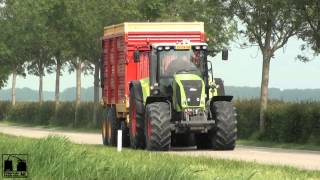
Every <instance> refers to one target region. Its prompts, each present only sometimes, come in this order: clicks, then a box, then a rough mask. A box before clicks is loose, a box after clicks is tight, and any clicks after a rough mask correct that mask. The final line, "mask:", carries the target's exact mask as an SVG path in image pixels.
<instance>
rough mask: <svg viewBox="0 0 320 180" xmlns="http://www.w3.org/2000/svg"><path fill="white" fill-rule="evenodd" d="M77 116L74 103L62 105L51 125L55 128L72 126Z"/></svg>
mask: <svg viewBox="0 0 320 180" xmlns="http://www.w3.org/2000/svg"><path fill="white" fill-rule="evenodd" d="M74 115H75V104H74V103H72V102H63V103H60V104H59V106H58V108H57V110H56V112H55V116H54V117H53V118H52V119H51V121H50V123H51V124H52V125H55V126H72V125H73V122H74Z"/></svg>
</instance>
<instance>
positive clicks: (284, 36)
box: [230, 0, 301, 133]
mask: <svg viewBox="0 0 320 180" xmlns="http://www.w3.org/2000/svg"><path fill="white" fill-rule="evenodd" d="M230 7H231V8H232V10H233V11H232V12H233V13H234V15H235V16H236V17H237V18H238V19H239V21H240V22H241V23H242V24H243V25H244V26H245V29H244V30H242V31H241V34H243V35H244V36H245V37H246V38H247V39H248V40H249V43H250V44H251V45H257V46H258V47H259V48H260V50H261V54H262V61H263V65H262V80H261V96H260V123H259V124H260V125H259V126H260V132H261V133H263V132H264V131H265V123H266V122H265V120H266V117H265V112H266V110H267V103H268V85H269V70H270V62H271V59H272V58H273V57H274V53H275V52H276V51H277V50H278V49H280V48H282V47H283V46H284V45H285V44H286V43H287V42H288V40H289V38H291V37H293V36H295V35H297V33H298V32H299V30H300V28H301V22H300V20H299V19H297V18H295V17H296V16H295V15H296V14H297V13H299V12H298V11H297V10H295V9H294V8H293V3H292V1H291V0H268V1H263V0H231V1H230Z"/></svg>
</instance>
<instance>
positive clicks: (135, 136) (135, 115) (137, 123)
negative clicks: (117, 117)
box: [129, 87, 144, 149]
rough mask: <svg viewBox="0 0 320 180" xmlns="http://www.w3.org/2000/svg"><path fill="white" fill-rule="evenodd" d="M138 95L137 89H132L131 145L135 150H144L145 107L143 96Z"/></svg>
mask: <svg viewBox="0 0 320 180" xmlns="http://www.w3.org/2000/svg"><path fill="white" fill-rule="evenodd" d="M138 93H139V92H137V90H135V87H132V88H131V89H130V108H129V119H130V123H129V135H130V145H131V147H132V148H135V149H136V148H144V129H143V128H144V119H143V117H144V107H143V103H142V101H141V100H142V97H141V96H142V95H141V94H138ZM138 96H140V97H141V98H139V97H138Z"/></svg>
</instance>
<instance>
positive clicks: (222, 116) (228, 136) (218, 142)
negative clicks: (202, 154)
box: [196, 101, 237, 150]
mask: <svg viewBox="0 0 320 180" xmlns="http://www.w3.org/2000/svg"><path fill="white" fill-rule="evenodd" d="M211 111H212V114H213V117H214V119H215V121H216V128H215V129H212V130H210V131H209V132H208V133H207V134H198V135H197V136H196V141H197V147H198V149H211V148H213V149H215V150H233V149H234V148H235V142H236V139H237V120H236V112H235V110H234V107H233V105H232V103H231V102H226V101H217V102H213V104H212V110H211Z"/></svg>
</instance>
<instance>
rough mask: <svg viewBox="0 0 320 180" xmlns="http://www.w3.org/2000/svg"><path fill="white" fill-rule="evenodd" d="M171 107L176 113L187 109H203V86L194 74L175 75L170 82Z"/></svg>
mask: <svg viewBox="0 0 320 180" xmlns="http://www.w3.org/2000/svg"><path fill="white" fill-rule="evenodd" d="M172 88H173V105H174V108H175V110H176V111H177V112H181V111H183V110H184V109H187V108H201V109H204V108H205V85H204V82H203V80H202V78H201V77H200V76H199V75H196V74H175V75H174V80H173V82H172Z"/></svg>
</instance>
